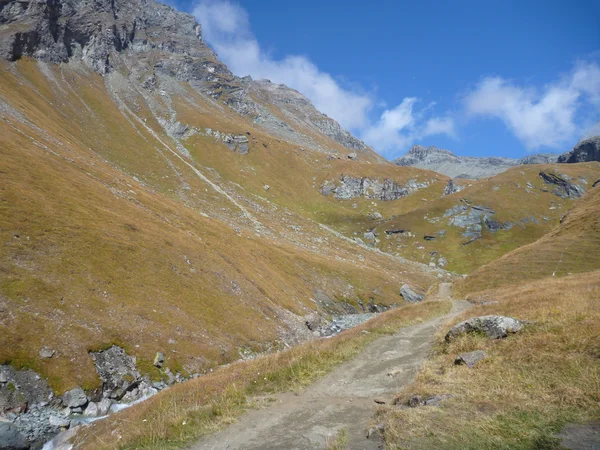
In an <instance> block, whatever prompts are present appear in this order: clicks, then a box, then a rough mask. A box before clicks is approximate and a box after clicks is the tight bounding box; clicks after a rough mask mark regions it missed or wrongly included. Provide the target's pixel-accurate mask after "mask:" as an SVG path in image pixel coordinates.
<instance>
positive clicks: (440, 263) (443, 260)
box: [437, 258, 448, 267]
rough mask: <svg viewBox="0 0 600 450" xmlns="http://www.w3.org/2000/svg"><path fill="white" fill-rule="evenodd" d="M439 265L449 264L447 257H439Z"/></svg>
mask: <svg viewBox="0 0 600 450" xmlns="http://www.w3.org/2000/svg"><path fill="white" fill-rule="evenodd" d="M437 265H438V266H440V267H446V266H447V265H448V261H447V260H446V258H439V259H438V260H437Z"/></svg>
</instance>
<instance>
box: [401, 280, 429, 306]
mask: <svg viewBox="0 0 600 450" xmlns="http://www.w3.org/2000/svg"><path fill="white" fill-rule="evenodd" d="M400 295H401V296H402V297H403V298H404V300H406V301H407V302H408V303H419V302H420V301H422V300H423V299H424V298H425V297H424V296H423V295H421V294H417V293H416V292H415V291H413V290H412V289H411V288H410V287H409V286H408V285H407V284H405V285H403V286H402V287H401V288H400Z"/></svg>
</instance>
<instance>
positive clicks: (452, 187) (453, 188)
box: [444, 178, 464, 195]
mask: <svg viewBox="0 0 600 450" xmlns="http://www.w3.org/2000/svg"><path fill="white" fill-rule="evenodd" d="M463 189H464V186H459V185H457V184H454V180H453V179H452V178H450V179H449V180H448V184H447V185H446V187H445V188H444V195H451V194H454V193H456V192H460V191H462V190H463Z"/></svg>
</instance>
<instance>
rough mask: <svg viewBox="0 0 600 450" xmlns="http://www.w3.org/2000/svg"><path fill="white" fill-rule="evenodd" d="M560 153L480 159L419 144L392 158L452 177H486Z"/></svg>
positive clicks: (547, 160)
mask: <svg viewBox="0 0 600 450" xmlns="http://www.w3.org/2000/svg"><path fill="white" fill-rule="evenodd" d="M556 158H557V155H554V154H536V155H530V156H526V157H525V158H522V159H511V158H495V157H488V158H477V157H473V156H456V155H455V154H454V153H452V152H451V151H449V150H442V149H439V148H437V147H423V146H421V145H415V146H414V147H413V148H412V149H411V150H410V151H409V152H408V153H407V154H406V155H404V156H401V157H399V158H396V159H395V160H394V161H392V162H393V163H394V164H397V165H399V166H413V167H420V168H422V169H428V170H433V171H434V172H439V173H442V174H444V175H447V176H449V177H453V178H455V177H458V178H483V177H491V176H493V175H496V174H498V173H501V172H504V171H505V170H508V169H509V168H511V167H514V166H518V165H521V164H547V163H552V162H556Z"/></svg>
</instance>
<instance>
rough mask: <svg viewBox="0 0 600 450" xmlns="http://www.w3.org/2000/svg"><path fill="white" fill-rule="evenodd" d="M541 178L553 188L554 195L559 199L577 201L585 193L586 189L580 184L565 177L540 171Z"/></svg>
mask: <svg viewBox="0 0 600 450" xmlns="http://www.w3.org/2000/svg"><path fill="white" fill-rule="evenodd" d="M540 178H541V179H542V180H543V181H544V183H546V184H549V185H550V186H552V187H553V190H552V193H553V194H554V195H557V196H558V197H561V198H571V199H577V198H580V197H581V196H582V195H583V194H584V193H585V189H583V188H582V187H581V186H579V185H578V184H575V183H571V182H570V181H569V180H568V177H567V176H565V175H562V174H557V173H553V172H544V171H540Z"/></svg>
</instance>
